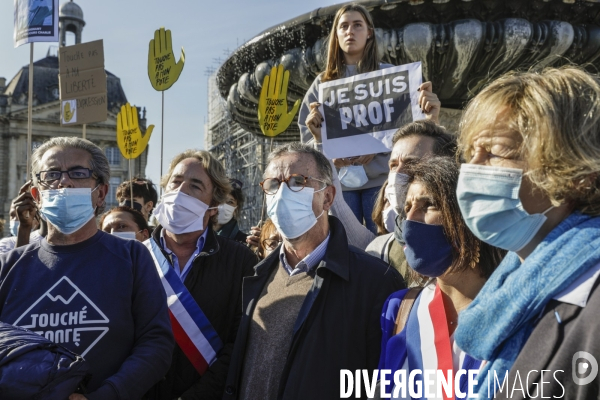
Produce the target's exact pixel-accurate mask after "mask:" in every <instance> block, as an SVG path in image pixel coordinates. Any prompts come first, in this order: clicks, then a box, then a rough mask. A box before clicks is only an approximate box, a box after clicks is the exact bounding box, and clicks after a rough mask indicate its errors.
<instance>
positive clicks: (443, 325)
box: [399, 284, 481, 400]
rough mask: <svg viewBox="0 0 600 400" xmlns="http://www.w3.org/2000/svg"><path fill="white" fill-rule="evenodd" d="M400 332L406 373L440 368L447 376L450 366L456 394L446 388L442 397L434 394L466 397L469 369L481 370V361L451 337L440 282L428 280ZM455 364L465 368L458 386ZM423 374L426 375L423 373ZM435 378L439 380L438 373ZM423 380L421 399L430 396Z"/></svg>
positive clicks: (444, 397)
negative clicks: (467, 352) (456, 383)
mask: <svg viewBox="0 0 600 400" xmlns="http://www.w3.org/2000/svg"><path fill="white" fill-rule="evenodd" d="M399 335H404V339H405V343H404V345H405V351H404V352H400V353H404V354H406V358H405V360H404V361H403V362H402V363H401V364H400V365H402V369H404V370H406V376H407V377H408V376H409V374H410V372H411V371H413V370H421V371H427V370H429V371H432V370H441V371H442V372H443V374H444V376H445V377H448V370H451V371H452V380H453V383H452V391H453V392H454V393H455V395H456V396H446V392H445V391H442V393H441V395H442V396H441V397H434V398H436V399H440V400H442V399H443V400H452V399H454V398H456V399H462V398H467V395H468V371H469V370H475V371H479V367H480V365H481V361H479V360H476V359H474V358H472V357H471V356H469V355H468V354H466V353H465V352H464V351H462V350H461V349H460V348H458V346H457V345H456V344H455V343H454V340H453V339H452V338H451V337H450V335H449V331H448V325H447V322H446V311H445V309H444V301H443V298H442V291H441V290H440V288H439V286H438V285H435V284H429V285H427V286H426V287H425V288H423V290H422V291H421V294H420V295H419V297H418V298H417V299H416V300H415V303H414V305H413V308H412V310H411V313H410V315H409V317H408V321H407V322H406V327H405V328H404V332H401V333H400V334H399ZM455 365H456V366H458V368H459V369H460V370H464V371H465V373H462V374H461V376H460V377H459V380H458V385H457V387H455V385H454V379H455V377H456V374H457V372H458V371H457V368H456V367H454V366H455ZM420 378H423V376H422V375H421V376H420ZM435 379H436V380H437V377H436V378H435ZM421 383H422V384H423V386H422V397H421V399H427V397H425V387H424V384H425V382H424V381H423V380H421ZM436 391H437V383H436V385H435V387H434V386H432V387H431V393H436ZM459 393H464V396H460V395H459ZM437 394H440V393H437ZM429 399H433V398H432V397H430V398H429Z"/></svg>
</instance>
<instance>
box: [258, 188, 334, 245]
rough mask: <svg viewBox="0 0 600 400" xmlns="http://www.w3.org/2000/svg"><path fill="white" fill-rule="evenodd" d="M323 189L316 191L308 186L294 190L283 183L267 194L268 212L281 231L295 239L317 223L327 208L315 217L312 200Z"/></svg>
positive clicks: (288, 237)
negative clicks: (272, 192) (275, 190)
mask: <svg viewBox="0 0 600 400" xmlns="http://www.w3.org/2000/svg"><path fill="white" fill-rule="evenodd" d="M324 189H325V188H323V189H321V190H324ZM321 190H317V191H315V190H314V189H313V188H311V187H308V186H306V187H304V189H302V190H300V191H299V192H294V191H292V190H290V188H288V186H287V185H286V184H285V183H282V184H281V185H280V186H279V190H278V191H277V193H275V194H273V195H267V214H268V215H269V218H271V221H273V224H275V227H276V228H277V230H278V231H279V233H281V234H282V235H283V236H284V237H285V238H287V239H295V238H297V237H300V236H302V235H304V234H305V233H306V232H308V231H309V230H310V228H312V227H313V226H315V225H316V224H317V218H320V217H321V215H323V212H324V211H325V210H323V212H321V214H320V215H319V217H315V213H314V212H313V209H312V202H313V195H314V194H315V193H317V192H320V191H321Z"/></svg>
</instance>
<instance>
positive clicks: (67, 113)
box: [63, 103, 73, 122]
mask: <svg viewBox="0 0 600 400" xmlns="http://www.w3.org/2000/svg"><path fill="white" fill-rule="evenodd" d="M71 118H73V112H72V111H71V103H65V109H64V113H63V119H64V120H65V122H71Z"/></svg>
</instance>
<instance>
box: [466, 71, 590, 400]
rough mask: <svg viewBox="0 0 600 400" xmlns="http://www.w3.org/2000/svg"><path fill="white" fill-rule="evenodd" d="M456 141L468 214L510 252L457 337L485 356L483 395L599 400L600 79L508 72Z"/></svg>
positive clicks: (477, 104) (482, 98)
mask: <svg viewBox="0 0 600 400" xmlns="http://www.w3.org/2000/svg"><path fill="white" fill-rule="evenodd" d="M460 144H461V147H462V150H463V154H464V156H465V159H466V160H470V161H468V164H463V165H462V167H461V172H460V177H459V184H458V189H457V196H458V199H459V204H460V208H461V212H462V214H463V217H464V219H465V221H466V223H467V225H468V226H469V228H470V229H471V230H472V231H473V233H474V234H475V235H476V236H477V237H479V238H480V239H481V240H482V241H484V242H486V243H489V244H491V245H493V246H497V247H500V248H504V249H506V250H509V251H510V252H509V253H508V255H507V256H506V258H505V259H504V260H503V262H502V263H501V264H500V266H499V267H498V268H497V269H496V271H495V272H494V273H493V274H492V276H491V277H490V279H489V280H488V281H487V283H486V284H485V286H484V287H483V288H482V290H481V291H480V292H479V295H478V296H477V298H476V299H475V300H474V301H473V302H472V303H471V305H470V306H469V308H467V309H466V310H464V311H463V312H462V313H461V315H460V318H459V324H458V329H457V330H456V332H455V339H456V342H457V343H458V345H459V346H460V348H462V349H463V350H465V351H466V352H467V353H468V354H470V355H471V356H474V357H475V358H478V359H482V360H486V361H487V363H486V365H485V367H484V369H483V370H482V371H481V373H480V375H479V386H478V389H479V391H478V392H479V397H480V398H496V399H504V398H513V399H515V398H522V397H526V396H533V397H535V396H537V395H536V394H534V393H536V390H537V391H538V393H543V396H546V397H552V396H554V397H555V398H559V397H561V398H565V397H564V396H565V394H566V395H567V397H568V398H571V399H590V398H598V395H599V385H598V378H595V376H596V375H597V373H598V363H597V360H600V341H598V337H597V332H598V331H599V330H600V319H599V318H598V309H600V289H598V279H597V278H598V275H599V274H600V217H599V216H600V80H599V79H598V78H597V77H595V76H592V75H590V74H588V73H587V72H585V71H583V70H581V69H578V68H574V67H567V68H562V69H547V70H544V71H543V72H541V73H532V72H529V73H517V74H511V75H507V76H504V77H502V78H500V79H498V80H496V81H495V82H493V83H492V84H490V85H489V86H488V87H487V88H485V89H484V90H483V91H482V92H481V93H480V94H478V95H477V96H476V97H475V98H474V99H473V100H472V101H471V102H470V104H469V105H468V107H467V109H466V111H465V114H464V116H463V121H462V124H461V135H460ZM586 366H587V367H588V368H585V367H586ZM507 372H508V375H506V374H507ZM505 375H506V376H507V380H506V381H505V382H504V386H503V387H502V388H499V385H502V383H503V379H504V377H505ZM495 377H497V379H495ZM593 380H595V382H594V383H591V382H592V381H593ZM498 383H499V384H498ZM515 386H516V387H517V388H518V387H523V390H521V389H518V390H517V391H516V393H515V390H514V388H515ZM495 390H497V393H495ZM541 390H543V392H540V391H541Z"/></svg>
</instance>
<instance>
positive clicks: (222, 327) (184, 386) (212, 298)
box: [148, 225, 258, 400]
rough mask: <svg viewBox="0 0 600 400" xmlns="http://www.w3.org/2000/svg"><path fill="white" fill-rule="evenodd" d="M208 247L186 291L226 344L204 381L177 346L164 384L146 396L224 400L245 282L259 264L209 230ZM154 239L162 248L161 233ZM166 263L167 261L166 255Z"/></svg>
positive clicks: (247, 252)
mask: <svg viewBox="0 0 600 400" xmlns="http://www.w3.org/2000/svg"><path fill="white" fill-rule="evenodd" d="M207 229H208V230H209V231H208V234H207V237H206V242H205V243H204V248H203V249H202V252H201V253H200V255H199V256H198V257H196V259H194V261H193V264H192V267H191V269H190V271H189V273H188V275H187V277H186V278H185V282H184V284H185V286H186V287H187V288H188V290H189V291H190V294H191V295H192V296H193V297H194V299H195V300H196V303H198V305H199V306H200V308H201V309H202V311H203V312H204V314H205V315H206V317H207V318H208V320H209V321H210V323H211V325H212V326H213V328H215V330H216V331H217V333H218V334H219V337H220V338H221V340H222V342H223V349H222V350H221V352H220V353H219V355H218V357H217V360H216V361H215V362H214V363H213V364H212V365H211V366H210V368H209V369H208V370H207V371H206V372H205V373H204V375H203V376H202V377H200V375H199V374H198V372H197V371H196V370H195V369H194V367H193V366H192V364H191V363H190V362H189V360H188V359H187V357H186V356H185V354H184V353H183V351H182V350H181V348H180V347H179V346H178V345H175V349H174V351H173V362H172V363H171V367H170V369H169V371H168V373H167V375H166V377H165V379H164V380H163V381H161V382H159V383H158V384H156V385H155V387H154V388H153V389H152V390H151V391H150V392H149V393H148V397H149V398H151V399H156V400H163V399H168V400H170V399H174V398H178V397H181V398H183V399H184V400H188V399H202V400H208V399H220V398H221V396H222V395H223V390H224V387H225V378H226V376H227V371H228V368H229V360H230V357H231V352H232V350H233V342H234V341H235V337H236V335H237V331H238V326H239V322H240V318H241V316H242V309H241V304H242V300H241V299H242V280H243V278H244V277H245V276H251V275H252V274H253V273H254V269H253V267H254V266H255V265H256V263H257V262H258V259H257V257H256V255H254V254H253V253H252V252H251V251H250V250H249V249H248V248H247V247H246V246H244V245H241V244H240V243H237V242H236V241H234V240H231V239H228V238H225V237H221V236H218V235H217V234H216V233H215V232H214V231H213V229H212V228H211V227H209V228H207ZM161 230H162V227H161V226H160V225H159V226H157V227H156V229H155V230H154V232H153V234H152V240H155V241H156V243H158V244H159V247H160V231H161ZM163 254H164V255H165V257H167V259H169V256H168V255H167V254H166V253H165V252H164V251H163Z"/></svg>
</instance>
